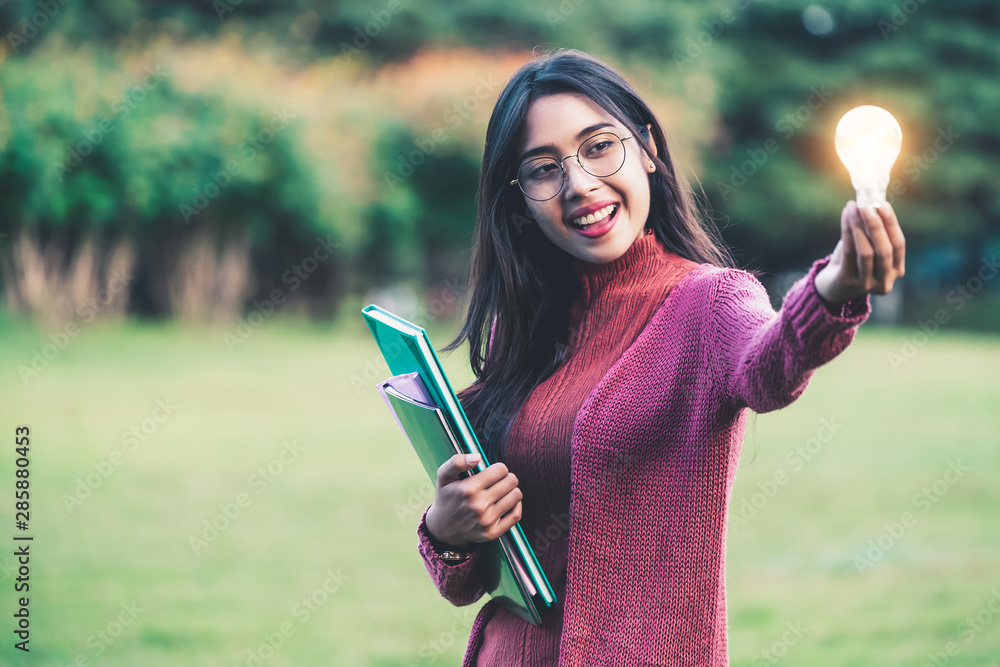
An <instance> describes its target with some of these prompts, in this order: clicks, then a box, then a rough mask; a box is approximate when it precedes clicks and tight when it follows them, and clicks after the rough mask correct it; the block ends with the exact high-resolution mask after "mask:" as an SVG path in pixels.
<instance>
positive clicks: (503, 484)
mask: <svg viewBox="0 0 1000 667" xmlns="http://www.w3.org/2000/svg"><path fill="white" fill-rule="evenodd" d="M515 489H517V475H515V474H514V473H512V472H509V473H507V476H506V477H504V478H503V479H501V480H498V481H497V482H495V483H494V484H492V485H490V486H488V487H486V488H484V489H483V490H482V491H480V493H482V495H483V498H484V499H485V500H486V502H487V504H488V505H493V504H494V503H497V502H500V499H501V498H503V497H504V496H506V495H508V494H509V493H510V492H511V491H513V490H515ZM509 509H510V507H507V508H505V509H504V511H507V510H509Z"/></svg>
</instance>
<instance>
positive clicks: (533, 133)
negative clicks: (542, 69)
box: [519, 93, 622, 152]
mask: <svg viewBox="0 0 1000 667" xmlns="http://www.w3.org/2000/svg"><path fill="white" fill-rule="evenodd" d="M599 122H606V123H612V124H613V125H614V127H615V128H618V129H622V125H621V123H619V122H618V120H617V119H616V118H615V117H614V116H612V115H611V114H609V113H608V112H607V111H605V110H604V109H602V108H601V107H600V106H599V105H598V104H597V103H596V102H594V101H593V100H592V99H590V98H589V97H587V96H585V95H580V94H577V93H556V94H553V95H546V96H544V97H539V98H538V99H536V100H535V101H533V102H532V103H531V105H530V106H529V107H528V114H527V117H526V118H525V123H524V131H523V132H522V136H523V139H522V140H521V145H520V146H519V152H523V151H526V150H529V149H531V148H534V147H536V146H542V145H545V144H555V145H556V146H559V147H561V148H567V149H568V150H570V151H572V150H575V149H576V146H577V144H578V143H579V141H578V140H577V139H576V135H577V133H579V132H580V130H582V129H583V128H585V127H589V126H591V125H594V124H595V123H599Z"/></svg>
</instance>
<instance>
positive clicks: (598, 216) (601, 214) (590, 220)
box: [573, 204, 617, 227]
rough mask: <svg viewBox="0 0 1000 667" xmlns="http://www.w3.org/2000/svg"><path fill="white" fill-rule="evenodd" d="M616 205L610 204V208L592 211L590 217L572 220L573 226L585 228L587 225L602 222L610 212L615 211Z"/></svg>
mask: <svg viewBox="0 0 1000 667" xmlns="http://www.w3.org/2000/svg"><path fill="white" fill-rule="evenodd" d="M616 206H617V204H611V205H610V206H605V207H604V208H602V209H601V210H599V211H594V212H593V213H591V214H590V215H585V216H581V217H579V218H573V224H574V225H576V226H577V227H586V226H587V225H592V224H594V223H595V222H598V221H600V220H603V219H604V218H606V217H607V216H609V215H611V213H612V211H614V210H615V207H616Z"/></svg>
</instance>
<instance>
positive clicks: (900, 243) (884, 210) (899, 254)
mask: <svg viewBox="0 0 1000 667" xmlns="http://www.w3.org/2000/svg"><path fill="white" fill-rule="evenodd" d="M878 211H879V215H881V216H882V224H883V225H884V226H885V233H886V235H887V236H888V237H889V242H890V243H891V244H892V265H893V267H895V269H896V274H897V275H898V276H900V277H902V276H903V275H904V274H905V273H906V238H905V237H904V236H903V229H902V227H900V226H899V220H898V219H897V218H896V212H895V211H894V210H893V209H892V206H891V205H890V204H888V203H887V204H886V205H885V206H882V207H879V210H878Z"/></svg>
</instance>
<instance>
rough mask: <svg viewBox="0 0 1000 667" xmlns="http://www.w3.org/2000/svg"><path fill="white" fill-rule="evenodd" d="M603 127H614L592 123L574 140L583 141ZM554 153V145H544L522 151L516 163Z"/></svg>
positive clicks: (603, 123)
mask: <svg viewBox="0 0 1000 667" xmlns="http://www.w3.org/2000/svg"><path fill="white" fill-rule="evenodd" d="M605 127H614V123H608V122H601V123H594V124H593V125H588V126H587V127H585V128H583V129H582V130H580V132H579V133H578V134H577V135H576V140H577V141H583V138H584V137H585V136H587V135H588V134H591V133H593V132H596V131H597V130H600V129H602V128H605ZM556 152H557V149H556V146H555V144H545V145H544V146H537V147H535V148H532V149H530V150H526V151H524V153H522V154H521V157H520V159H518V161H517V163H518V164H521V163H523V162H524V161H525V160H527V159H528V158H532V157H535V156H536V155H544V154H545V153H556Z"/></svg>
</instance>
